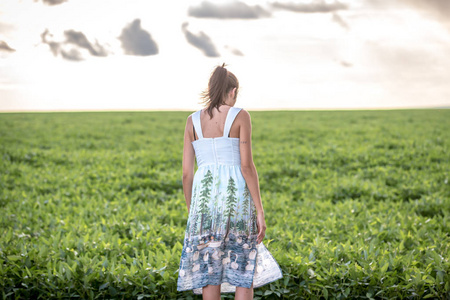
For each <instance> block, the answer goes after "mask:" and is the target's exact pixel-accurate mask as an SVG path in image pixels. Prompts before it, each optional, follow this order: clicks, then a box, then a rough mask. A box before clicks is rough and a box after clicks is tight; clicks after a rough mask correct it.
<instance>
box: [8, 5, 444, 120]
mask: <svg viewBox="0 0 450 300" xmlns="http://www.w3.org/2000/svg"><path fill="white" fill-rule="evenodd" d="M449 53H450V1H449V0H395V1H394V0H340V1H334V0H333V1H326V0H315V1H306V0H293V1H284V0H283V1H277V0H274V1H223V0H221V1H218V0H215V1H212V0H211V1H193V0H192V1H191V0H179V1H178V0H172V1H162V0H161V1H149V0H126V1H125V0H95V1H93V0H1V1H0V111H3V112H6V111H70V110H75V111H84V110H188V111H195V110H197V109H200V108H201V107H202V106H201V104H200V103H199V101H200V97H199V96H200V93H201V91H202V90H203V89H204V88H206V87H207V84H208V79H209V76H210V74H211V72H212V71H213V69H214V67H215V66H217V65H219V64H222V63H223V62H225V63H226V64H227V65H228V66H227V68H228V70H229V71H231V72H233V73H234V74H235V75H236V76H237V78H238V79H239V82H240V91H239V95H238V100H237V103H236V106H237V107H243V108H245V109H249V110H263V109H365V108H416V107H417V108H418V107H449V106H450V55H449Z"/></svg>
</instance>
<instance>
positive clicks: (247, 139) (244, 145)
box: [239, 109, 266, 243]
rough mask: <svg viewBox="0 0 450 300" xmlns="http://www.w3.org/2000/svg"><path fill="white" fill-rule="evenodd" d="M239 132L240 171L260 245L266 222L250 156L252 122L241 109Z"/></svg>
mask: <svg viewBox="0 0 450 300" xmlns="http://www.w3.org/2000/svg"><path fill="white" fill-rule="evenodd" d="M239 115H241V116H240V118H239V119H240V125H241V126H240V132H239V143H240V146H239V148H240V152H241V171H242V175H243V176H244V179H245V182H246V183H247V187H248V190H249V191H250V194H251V196H252V198H253V203H254V204H255V207H256V211H257V225H258V238H257V242H258V243H260V242H261V241H262V239H263V238H264V236H265V231H266V222H265V218H264V209H263V205H262V202H261V194H260V190H259V178H258V172H257V171H256V167H255V164H254V163H253V154H252V141H251V140H252V122H251V118H250V114H249V113H248V112H247V111H246V110H244V109H241V111H240V113H239Z"/></svg>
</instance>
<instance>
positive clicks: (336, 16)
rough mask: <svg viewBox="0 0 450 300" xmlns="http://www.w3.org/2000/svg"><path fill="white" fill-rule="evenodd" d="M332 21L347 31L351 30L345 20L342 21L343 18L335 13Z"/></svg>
mask: <svg viewBox="0 0 450 300" xmlns="http://www.w3.org/2000/svg"><path fill="white" fill-rule="evenodd" d="M332 20H333V22H335V23H337V24H339V25H341V27H342V28H344V29H347V30H349V29H350V27H349V26H348V24H347V22H345V21H344V19H342V17H341V16H340V15H338V14H337V13H335V12H333V17H332Z"/></svg>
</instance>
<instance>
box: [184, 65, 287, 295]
mask: <svg viewBox="0 0 450 300" xmlns="http://www.w3.org/2000/svg"><path fill="white" fill-rule="evenodd" d="M238 90H239V82H238V80H237V78H236V76H235V75H234V74H233V73H231V72H229V71H228V70H227V69H226V68H225V64H223V65H222V66H218V67H216V68H215V70H214V71H213V73H212V75H211V77H210V79H209V84H208V89H207V90H206V91H205V92H203V99H204V103H205V104H206V107H205V108H204V109H201V110H198V111H196V112H195V113H192V114H191V115H189V117H188V118H187V120H186V128H185V133H184V149H183V190H184V195H185V198H186V205H187V209H188V214H189V216H188V220H187V226H186V231H185V237H184V245H183V250H182V253H181V260H180V266H179V273H178V284H177V290H178V291H185V290H193V292H194V293H195V294H203V299H220V294H221V293H227V292H235V297H236V299H253V288H254V287H260V286H262V285H265V284H267V283H269V282H272V281H274V280H277V279H279V278H281V277H282V272H281V269H280V267H279V265H278V263H277V262H276V261H275V259H274V258H273V256H272V255H271V253H270V252H269V251H268V250H267V248H266V247H265V246H264V244H263V243H262V240H263V238H264V237H265V231H266V222H265V218H264V210H263V206H262V203H261V196H260V191H259V183H258V173H257V171H256V168H255V165H254V163H253V158H252V147H251V130H252V128H251V120H250V115H249V113H248V112H247V111H246V110H244V109H242V108H238V107H235V106H234V105H235V103H236V99H237V94H238ZM194 158H195V159H196V160H197V166H198V169H197V171H196V172H195V174H194Z"/></svg>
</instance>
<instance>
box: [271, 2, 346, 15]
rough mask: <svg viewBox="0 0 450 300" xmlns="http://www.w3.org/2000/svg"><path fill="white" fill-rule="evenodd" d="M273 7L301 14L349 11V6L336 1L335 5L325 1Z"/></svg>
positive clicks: (283, 4)
mask: <svg viewBox="0 0 450 300" xmlns="http://www.w3.org/2000/svg"><path fill="white" fill-rule="evenodd" d="M271 5H272V7H274V8H280V9H286V10H290V11H295V12H301V13H327V12H334V11H338V10H342V9H347V8H348V6H347V4H344V3H341V2H338V1H335V2H333V3H326V2H325V1H324V0H319V1H315V2H311V3H292V2H290V3H282V2H274V3H271Z"/></svg>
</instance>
